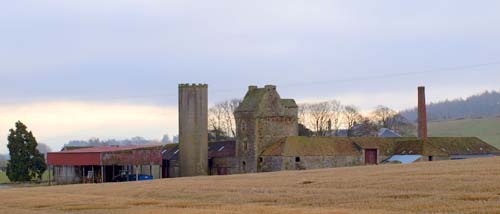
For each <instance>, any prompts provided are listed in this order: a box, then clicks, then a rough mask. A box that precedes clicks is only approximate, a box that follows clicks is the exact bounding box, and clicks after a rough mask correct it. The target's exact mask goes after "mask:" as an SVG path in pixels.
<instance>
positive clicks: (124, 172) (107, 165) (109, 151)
mask: <svg viewBox="0 0 500 214" xmlns="http://www.w3.org/2000/svg"><path fill="white" fill-rule="evenodd" d="M162 148H163V146H161V145H141V146H106V147H93V148H83V149H75V150H67V151H60V152H49V153H48V154H47V163H48V165H49V170H51V171H52V173H49V174H53V176H54V181H55V182H56V183H93V182H110V181H116V180H117V177H119V176H128V175H131V174H133V175H136V177H137V178H138V175H139V174H147V175H150V176H153V177H155V178H160V177H161V168H162V167H161V165H162V155H161V150H162Z"/></svg>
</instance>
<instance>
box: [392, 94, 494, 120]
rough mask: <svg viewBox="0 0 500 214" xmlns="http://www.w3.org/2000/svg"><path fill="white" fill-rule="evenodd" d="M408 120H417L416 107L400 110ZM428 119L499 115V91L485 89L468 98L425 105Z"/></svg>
mask: <svg viewBox="0 0 500 214" xmlns="http://www.w3.org/2000/svg"><path fill="white" fill-rule="evenodd" d="M401 115H403V116H404V117H406V118H407V119H408V120H410V121H416V120H417V108H413V109H410V110H406V111H402V112H401ZM427 115H428V120H429V121H440V120H456V119H474V118H476V119H478V118H488V117H497V116H499V115H500V91H486V92H483V93H481V94H478V95H474V96H470V97H468V98H465V99H463V98H460V99H455V100H451V101H450V100H445V101H442V102H438V103H431V104H428V105H427Z"/></svg>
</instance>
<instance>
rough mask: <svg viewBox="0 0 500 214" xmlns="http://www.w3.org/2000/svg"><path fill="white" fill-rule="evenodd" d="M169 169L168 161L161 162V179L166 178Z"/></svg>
mask: <svg viewBox="0 0 500 214" xmlns="http://www.w3.org/2000/svg"><path fill="white" fill-rule="evenodd" d="M169 167H170V161H169V160H163V167H162V170H161V177H162V178H168V177H169V174H168V168H169Z"/></svg>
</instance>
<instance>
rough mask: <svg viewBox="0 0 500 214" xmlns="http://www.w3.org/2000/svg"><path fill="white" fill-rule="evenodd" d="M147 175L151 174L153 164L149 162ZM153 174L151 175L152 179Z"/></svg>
mask: <svg viewBox="0 0 500 214" xmlns="http://www.w3.org/2000/svg"><path fill="white" fill-rule="evenodd" d="M149 175H151V176H153V164H151V163H149ZM154 177H155V176H153V179H154Z"/></svg>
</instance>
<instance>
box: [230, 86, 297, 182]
mask: <svg viewBox="0 0 500 214" xmlns="http://www.w3.org/2000/svg"><path fill="white" fill-rule="evenodd" d="M297 115H298V106H297V104H295V101H294V100H292V99H281V98H280V95H279V94H278V92H277V91H276V86H274V85H266V86H265V87H264V88H258V87H257V86H249V87H248V92H247V94H246V95H245V98H244V99H243V101H242V103H241V104H240V105H239V106H238V108H237V109H236V111H235V112H234V117H235V120H236V156H237V157H238V159H239V169H240V171H241V172H242V173H247V172H260V171H261V165H260V164H259V163H260V161H258V160H259V158H260V155H261V154H262V152H263V151H264V150H265V149H267V148H269V147H270V146H271V145H273V144H274V143H276V142H277V141H278V140H280V139H282V138H285V137H288V136H297V135H298V116H297Z"/></svg>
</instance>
